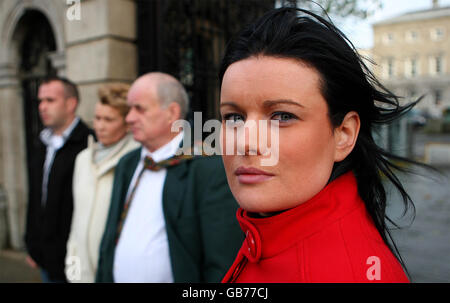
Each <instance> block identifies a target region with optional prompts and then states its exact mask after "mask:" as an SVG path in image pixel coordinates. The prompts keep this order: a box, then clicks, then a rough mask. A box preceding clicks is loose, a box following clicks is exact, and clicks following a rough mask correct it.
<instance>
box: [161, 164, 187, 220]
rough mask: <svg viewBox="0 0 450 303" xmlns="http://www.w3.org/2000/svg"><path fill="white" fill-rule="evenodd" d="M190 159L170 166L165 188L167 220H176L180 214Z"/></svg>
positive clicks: (164, 200)
mask: <svg viewBox="0 0 450 303" xmlns="http://www.w3.org/2000/svg"><path fill="white" fill-rule="evenodd" d="M189 164H190V161H183V162H182V163H180V164H179V165H176V166H172V167H169V168H168V169H167V176H166V180H165V182H164V189H163V211H164V215H165V217H166V220H170V219H174V220H176V219H177V218H179V216H180V212H181V206H182V204H183V197H185V190H186V185H187V184H186V180H187V179H186V176H187V173H188V165H189Z"/></svg>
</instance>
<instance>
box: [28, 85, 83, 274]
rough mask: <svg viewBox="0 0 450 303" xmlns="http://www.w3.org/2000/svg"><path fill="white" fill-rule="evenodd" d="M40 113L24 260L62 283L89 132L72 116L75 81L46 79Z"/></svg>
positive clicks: (40, 101) (75, 100) (31, 175)
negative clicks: (78, 170)
mask: <svg viewBox="0 0 450 303" xmlns="http://www.w3.org/2000/svg"><path fill="white" fill-rule="evenodd" d="M38 99H39V115H40V117H41V120H42V123H43V124H44V126H45V127H46V128H45V129H44V130H43V131H42V132H41V133H40V137H39V139H38V140H39V142H38V148H37V150H35V151H33V155H32V162H31V163H30V166H31V167H30V176H29V181H30V184H29V199H28V211H27V225H26V231H25V244H26V247H27V251H28V254H29V256H28V257H27V262H28V264H29V265H30V266H32V267H35V268H37V267H39V268H40V270H41V276H42V280H43V281H44V282H65V281H66V278H65V274H64V260H65V254H66V242H67V238H68V236H69V231H70V225H71V220H72V209H73V198H72V174H73V168H74V162H75V157H76V156H77V154H78V153H79V152H80V151H81V150H83V149H85V148H86V147H87V137H88V135H89V134H91V133H92V131H91V130H90V129H89V128H88V127H87V126H86V125H85V124H84V123H83V122H82V121H81V120H80V118H79V117H77V116H76V115H75V112H76V108H77V106H78V102H79V97H78V90H77V87H76V86H75V84H73V83H72V82H71V81H69V80H67V79H64V78H57V77H54V78H48V79H46V80H44V81H43V82H42V84H41V85H40V86H39V90H38Z"/></svg>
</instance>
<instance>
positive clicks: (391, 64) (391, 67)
mask: <svg viewBox="0 0 450 303" xmlns="http://www.w3.org/2000/svg"><path fill="white" fill-rule="evenodd" d="M394 76H395V61H394V58H387V59H385V60H384V62H383V65H382V77H383V78H384V79H389V78H393V77H394Z"/></svg>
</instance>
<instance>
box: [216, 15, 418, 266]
mask: <svg viewBox="0 0 450 303" xmlns="http://www.w3.org/2000/svg"><path fill="white" fill-rule="evenodd" d="M252 56H272V57H277V58H290V59H295V60H298V61H299V62H302V63H303V64H306V65H307V66H309V67H311V68H313V69H315V70H316V71H317V72H318V73H319V75H320V77H321V81H320V86H321V87H320V89H321V93H322V95H323V97H324V98H325V100H326V102H327V104H328V115H329V118H330V121H331V123H332V125H333V127H337V126H339V125H340V124H341V123H342V121H343V118H344V117H345V115H346V114H347V113H348V112H350V111H355V112H357V113H358V114H359V117H360V120H361V129H360V132H359V136H358V139H357V141H356V145H355V147H354V149H353V151H352V152H351V153H350V154H349V155H348V156H347V158H346V159H344V160H343V161H341V162H339V163H335V165H334V167H333V171H332V174H331V177H330V180H329V182H331V181H332V180H334V179H336V178H337V177H339V176H341V175H342V174H344V173H346V172H348V171H353V172H354V174H355V176H356V179H357V184H358V192H359V195H360V196H361V198H362V200H363V201H364V203H365V206H366V209H367V211H368V213H369V214H370V216H371V217H372V219H373V222H374V224H375V226H376V228H377V230H378V231H379V233H380V235H381V237H382V238H383V240H384V242H385V243H386V244H387V245H388V247H389V248H390V249H391V251H392V252H393V253H394V255H395V256H396V257H397V259H398V260H399V262H400V263H401V264H402V265H403V267H404V268H405V270H406V271H407V269H406V266H405V264H404V262H403V260H402V258H401V256H400V253H399V251H398V249H397V247H396V245H395V243H394V241H393V239H392V236H391V234H390V232H389V228H388V225H387V223H388V222H390V223H392V224H393V225H394V226H396V227H398V226H397V225H396V224H395V222H393V221H392V220H391V219H390V218H389V217H388V216H387V214H386V191H385V188H384V186H383V183H382V178H383V177H382V176H383V175H384V176H385V177H386V178H387V180H389V181H390V182H392V184H393V185H394V186H395V187H396V188H397V190H398V191H399V192H400V194H401V196H402V198H403V203H404V207H405V211H404V214H405V213H406V212H407V210H408V209H409V208H410V207H411V209H412V211H413V212H414V213H415V208H414V204H413V202H412V200H411V198H410V196H409V195H408V193H407V192H406V191H405V189H404V188H403V185H402V184H401V182H400V180H399V179H398V178H397V176H396V175H395V173H394V170H399V171H403V169H402V168H401V167H399V166H398V165H397V164H395V163H394V162H393V161H404V162H409V163H414V164H418V163H416V162H414V161H412V160H409V159H406V158H402V157H398V156H396V155H393V154H391V153H389V152H388V151H386V150H384V149H382V148H381V147H379V146H378V145H377V144H376V143H375V141H374V138H373V136H372V132H373V130H374V127H375V126H376V125H381V124H386V123H390V122H391V121H393V120H395V119H397V118H399V117H400V116H402V115H403V114H405V113H407V112H408V111H409V110H410V109H411V108H412V107H413V106H414V105H415V104H416V103H417V102H419V101H420V99H419V100H417V101H415V102H412V103H410V104H408V105H405V106H401V104H400V102H399V97H397V96H396V95H394V94H393V93H391V92H390V91H389V90H388V89H386V88H385V87H384V86H383V85H382V84H381V83H380V82H379V81H378V80H377V79H376V78H375V76H374V75H373V74H372V72H371V71H370V70H369V69H368V68H367V66H366V65H365V63H364V62H363V60H362V59H361V57H360V56H359V55H358V53H357V51H356V49H355V47H354V46H353V44H352V43H351V42H350V41H349V40H348V39H347V38H346V37H345V35H344V34H343V33H342V32H341V31H340V30H339V29H338V28H336V27H335V26H334V25H333V24H332V22H331V21H327V20H325V19H324V18H322V17H320V16H318V15H316V14H314V13H311V12H309V11H306V10H303V9H298V8H280V9H275V10H272V11H270V12H268V13H266V14H265V15H264V16H263V17H261V18H260V19H259V20H258V21H256V22H255V23H253V24H251V25H249V26H247V27H246V28H245V29H243V30H242V31H241V32H240V33H239V34H238V35H237V36H236V37H235V38H234V39H233V40H232V41H230V43H229V44H228V46H227V49H226V52H225V55H224V58H223V60H222V63H221V67H220V71H219V78H220V81H221V82H222V80H223V76H224V73H225V71H226V70H227V68H228V67H229V66H230V65H231V64H233V63H234V62H237V61H240V60H243V59H246V58H249V57H252ZM299 85H301V83H299Z"/></svg>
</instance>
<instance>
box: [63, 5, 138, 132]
mask: <svg viewBox="0 0 450 303" xmlns="http://www.w3.org/2000/svg"><path fill="white" fill-rule="evenodd" d="M80 10H81V11H80V13H81V14H80V17H81V18H80V20H73V21H70V20H68V19H66V25H65V29H66V40H67V41H66V76H67V77H68V78H69V79H71V80H72V81H74V82H75V83H77V84H78V86H79V90H80V96H81V103H80V106H79V108H78V114H79V115H80V116H81V117H82V118H83V119H84V120H85V121H87V122H88V123H90V124H91V122H92V121H93V117H94V105H95V103H96V102H97V89H98V88H99V86H101V85H102V84H105V83H110V82H126V83H130V82H132V81H133V80H134V79H135V78H136V76H137V49H136V44H135V40H136V4H135V2H134V1H132V0H114V1H109V0H89V1H82V2H81V6H80Z"/></svg>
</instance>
